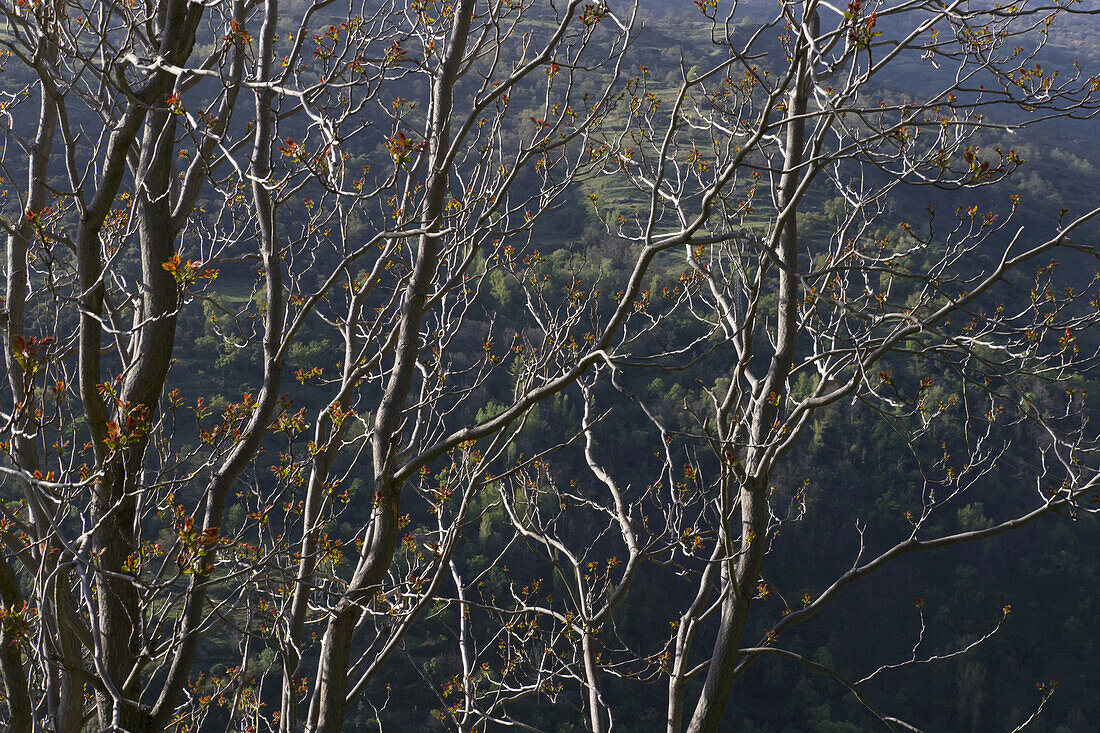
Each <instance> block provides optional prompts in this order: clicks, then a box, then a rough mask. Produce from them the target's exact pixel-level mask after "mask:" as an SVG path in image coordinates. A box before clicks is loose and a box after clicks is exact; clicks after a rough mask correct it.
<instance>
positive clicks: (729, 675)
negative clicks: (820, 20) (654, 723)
mask: <svg viewBox="0 0 1100 733" xmlns="http://www.w3.org/2000/svg"><path fill="white" fill-rule="evenodd" d="M811 25H812V26H814V27H816V22H814V23H811ZM799 53H800V58H799V61H798V72H797V74H796V75H795V79H794V84H793V87H792V89H791V92H790V104H789V110H790V115H791V119H790V121H788V122H787V124H786V133H787V139H786V147H785V150H784V153H783V175H782V177H781V179H780V184H779V197H778V204H779V209H780V211H786V214H787V218H786V220H785V221H784V222H782V224H781V226H782V232H781V234H780V237H779V247H778V251H777V253H776V254H777V258H778V260H779V262H780V263H781V265H782V267H781V268H780V269H779V303H778V305H777V307H776V321H777V326H776V334H775V353H774V354H773V356H772V359H771V363H770V364H769V367H768V373H767V376H766V377H765V378H764V379H763V380H762V381H761V384H760V387H759V388H758V390H757V393H756V395H755V408H754V414H753V415H752V426H751V429H750V436H751V445H752V446H753V447H752V448H750V450H749V453H748V456H747V460H746V465H747V467H748V470H749V471H750V474H749V476H748V479H747V480H746V481H744V482H743V483H742V485H741V487H740V492H739V499H740V513H741V540H740V546H739V547H738V549H737V552H736V555H735V557H734V558H729V557H727V558H724V559H723V560H722V562H723V563H725V564H726V569H725V571H724V572H723V576H722V577H723V583H724V586H725V589H726V595H725V597H724V598H723V600H722V606H721V616H720V618H719V624H718V634H717V637H716V639H715V642H714V648H713V651H712V652H711V657H710V664H709V666H708V668H707V676H706V680H705V681H704V683H703V690H702V692H701V693H700V695H699V699H698V700H697V701H696V704H695V712H694V714H693V715H692V718H691V721H690V722H689V723H688V728H687V730H688V731H689V733H716V732H717V731H718V730H719V729H720V727H721V723H722V714H723V712H724V711H725V707H726V700H727V698H728V697H729V692H730V688H731V686H732V685H733V680H734V677H735V672H736V668H737V661H738V659H739V656H740V654H739V650H740V647H741V639H742V636H743V634H744V631H745V624H746V623H747V622H748V618H749V610H750V607H751V605H752V597H753V592H754V590H755V588H756V583H757V580H758V579H759V577H760V569H761V567H762V565H763V562H764V555H765V552H766V546H767V542H766V535H767V529H768V483H769V479H770V474H771V466H770V465H769V462H768V460H767V458H766V457H765V453H766V446H768V445H769V443H770V441H771V433H772V429H773V425H774V424H775V420H776V416H777V415H778V412H779V404H780V402H781V400H774V399H773V398H772V395H780V396H781V395H783V394H784V392H785V391H786V383H787V378H788V377H789V376H790V372H791V368H792V366H793V364H794V358H795V348H796V346H797V340H798V323H797V319H798V295H799V286H800V282H799V279H798V276H797V272H798V226H797V214H796V208H797V207H796V204H797V202H796V201H795V195H796V191H797V188H798V182H799V178H800V174H801V166H802V155H803V147H804V144H805V136H806V123H805V114H806V107H807V96H808V91H809V73H808V69H807V56H808V53H809V51H808V42H807V40H806V39H804V38H803V39H802V40H801V41H800V43H799ZM724 511H728V512H731V513H732V512H733V507H732V505H730V506H727V507H724ZM727 516H729V515H728V514H727Z"/></svg>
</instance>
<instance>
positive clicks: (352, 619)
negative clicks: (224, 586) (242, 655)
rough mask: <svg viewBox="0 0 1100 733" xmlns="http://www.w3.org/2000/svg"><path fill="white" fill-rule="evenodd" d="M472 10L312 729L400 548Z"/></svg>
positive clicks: (435, 108) (435, 106)
mask: <svg viewBox="0 0 1100 733" xmlns="http://www.w3.org/2000/svg"><path fill="white" fill-rule="evenodd" d="M475 6H476V2H475V0H462V1H461V2H460V3H458V5H457V6H456V7H455V11H454V19H453V22H452V26H451V36H450V39H449V41H448V43H447V49H446V51H445V52H444V56H443V59H442V61H441V63H440V66H439V70H438V72H437V75H436V77H435V80H434V83H433V88H432V106H431V119H430V121H429V136H428V145H429V159H428V170H429V175H430V180H429V183H428V188H427V193H426V199H425V205H424V210H423V211H424V213H423V225H424V227H425V229H426V230H427V233H426V234H424V235H422V236H421V237H420V240H419V242H418V245H417V253H416V263H415V265H414V267H413V272H412V276H411V278H410V279H409V283H408V286H407V287H406V289H405V295H404V304H403V310H402V313H401V324H400V326H399V329H398V337H397V346H396V349H395V356H394V364H393V368H392V371H391V372H390V377H389V380H388V382H387V384H386V390H385V393H384V395H383V397H382V401H381V404H380V405H379V409H378V413H377V415H376V417H375V424H374V435H373V439H372V456H373V459H374V476H375V479H374V513H373V515H372V517H371V523H370V529H369V530H368V534H367V537H366V540H365V543H364V549H363V553H362V554H361V555H360V559H359V562H358V565H357V567H356V571H355V574H354V576H353V577H352V580H351V583H350V585H349V587H348V590H347V592H346V594H345V597H344V598H342V599H341V600H340V601H339V603H338V604H337V606H336V608H335V609H334V610H333V613H332V617H331V618H330V620H329V622H328V625H327V627H326V629H325V635H324V638H323V641H322V644H321V658H320V662H319V666H318V669H317V683H316V687H315V691H314V696H313V703H312V705H311V709H310V715H309V721H310V724H309V728H310V729H311V730H316V731H322V732H323V733H338V732H339V731H341V730H342V729H343V724H344V713H345V709H346V706H347V694H348V664H349V660H350V653H351V645H352V641H353V639H352V635H353V632H354V630H355V627H356V625H357V624H358V622H359V619H360V617H361V616H362V614H363V612H364V610H365V609H366V607H367V606H368V605H369V604H370V603H371V602H372V600H373V598H372V596H373V594H374V592H375V589H376V588H377V587H378V586H379V585H380V584H381V582H382V580H383V579H384V578H385V577H386V573H387V571H388V570H389V567H390V564H391V563H392V562H393V555H394V552H395V550H396V549H397V539H398V517H399V516H400V496H401V484H400V482H397V481H395V480H394V478H393V473H394V470H395V468H396V467H395V466H394V449H395V445H394V443H395V439H396V434H397V430H398V427H399V425H400V423H401V420H402V414H403V412H404V409H405V403H406V401H407V399H408V396H409V391H410V389H411V387H412V383H413V378H414V376H415V374H416V370H417V366H416V362H417V357H418V355H419V353H420V324H421V321H422V320H423V317H424V306H425V303H426V301H427V299H428V295H429V293H430V290H431V286H432V283H433V281H434V278H435V273H436V268H437V266H438V254H439V239H440V236H441V234H440V219H441V218H442V216H443V211H444V207H445V205H446V197H447V186H448V183H449V181H450V172H449V171H448V170H447V165H448V156H447V153H448V151H449V148H450V144H451V133H450V120H451V111H452V107H453V105H454V87H455V82H456V81H457V79H458V75H459V70H460V66H461V63H462V59H463V56H464V55H465V52H466V43H467V40H468V35H469V31H470V22H471V20H472V18H473V13H474V8H475Z"/></svg>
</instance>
